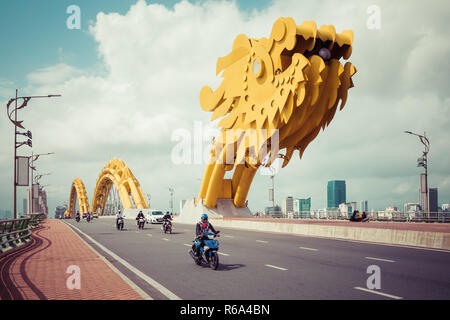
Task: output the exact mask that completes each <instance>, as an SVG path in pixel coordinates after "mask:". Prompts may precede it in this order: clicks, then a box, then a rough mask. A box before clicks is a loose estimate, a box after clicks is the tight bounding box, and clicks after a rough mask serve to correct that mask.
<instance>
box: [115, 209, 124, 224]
mask: <svg viewBox="0 0 450 320" xmlns="http://www.w3.org/2000/svg"><path fill="white" fill-rule="evenodd" d="M120 218H123V215H122V212H121V211H120V210H119V211H118V212H117V214H116V228H117V227H118V225H119V219H120Z"/></svg>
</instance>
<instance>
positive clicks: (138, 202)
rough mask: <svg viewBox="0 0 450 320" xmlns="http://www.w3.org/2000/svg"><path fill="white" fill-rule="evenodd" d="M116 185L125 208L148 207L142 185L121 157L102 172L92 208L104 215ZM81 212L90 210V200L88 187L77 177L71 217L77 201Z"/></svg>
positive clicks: (70, 210)
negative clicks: (107, 202)
mask: <svg viewBox="0 0 450 320" xmlns="http://www.w3.org/2000/svg"><path fill="white" fill-rule="evenodd" d="M113 185H114V186H115V187H116V189H117V192H118V194H119V197H120V200H121V202H122V205H123V208H124V209H132V208H137V209H146V208H148V203H147V200H146V199H145V197H144V194H143V192H142V189H141V186H140V184H139V182H138V181H137V179H136V178H135V176H134V175H133V173H132V172H131V170H130V168H128V166H127V165H126V164H125V163H124V162H123V161H122V160H119V159H115V158H114V159H113V160H111V161H110V162H108V164H107V165H106V166H105V167H104V168H103V169H102V171H101V172H100V174H99V176H98V178H97V183H96V185H95V189H94V196H93V199H92V205H91V209H92V211H94V212H97V213H98V214H99V215H103V213H104V210H105V205H106V201H107V199H108V195H109V192H110V190H111V188H112V186H113ZM76 199H78V206H79V208H80V212H81V213H86V212H88V211H89V202H88V197H87V194H86V189H85V187H84V184H83V182H82V181H81V180H80V178H76V179H75V180H74V181H73V183H72V187H71V191H70V202H69V203H70V205H69V214H70V217H72V218H73V217H74V215H75V212H74V211H75V201H76Z"/></svg>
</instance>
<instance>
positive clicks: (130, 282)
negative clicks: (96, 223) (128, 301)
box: [69, 228, 153, 300]
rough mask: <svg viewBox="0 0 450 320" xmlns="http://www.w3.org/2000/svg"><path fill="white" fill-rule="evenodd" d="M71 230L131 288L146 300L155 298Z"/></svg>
mask: <svg viewBox="0 0 450 320" xmlns="http://www.w3.org/2000/svg"><path fill="white" fill-rule="evenodd" d="M69 229H70V231H72V232H73V233H74V234H75V235H76V236H77V237H78V238H79V239H80V240H81V241H82V242H83V243H84V244H85V245H86V246H87V247H88V248H90V249H91V250H92V251H93V252H94V253H95V254H96V255H97V256H99V257H100V259H102V260H103V261H104V262H105V263H106V265H107V266H108V267H110V268H111V270H112V271H114V272H115V273H116V274H117V275H118V276H119V277H121V278H122V280H123V281H125V283H127V284H128V285H129V286H130V287H131V288H133V289H134V291H136V292H137V293H138V294H139V295H140V296H141V297H142V299H144V300H153V298H152V297H151V296H150V295H148V294H147V293H146V292H145V291H144V290H142V289H141V288H140V287H139V286H138V285H137V284H135V283H134V282H133V281H131V280H130V279H129V278H128V277H127V276H126V275H124V274H123V273H122V272H120V271H119V269H117V268H116V267H115V266H114V265H113V264H112V263H111V262H109V261H108V260H107V259H106V258H105V257H104V256H102V255H101V254H100V253H99V252H98V251H97V250H95V249H94V248H93V247H92V246H91V245H90V244H89V243H87V242H86V241H84V239H83V238H81V237H80V235H79V234H78V233H76V232H75V231H74V230H73V229H72V228H69Z"/></svg>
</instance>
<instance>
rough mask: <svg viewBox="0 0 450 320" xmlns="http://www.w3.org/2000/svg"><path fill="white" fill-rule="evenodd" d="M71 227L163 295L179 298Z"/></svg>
mask: <svg viewBox="0 0 450 320" xmlns="http://www.w3.org/2000/svg"><path fill="white" fill-rule="evenodd" d="M71 227H73V228H75V229H76V230H78V232H80V233H81V234H82V235H84V236H85V237H86V238H87V239H89V240H90V241H92V242H93V243H95V244H96V245H97V246H98V247H99V248H100V249H102V250H103V251H104V252H106V253H107V254H109V255H110V256H111V257H112V258H113V259H115V260H117V262H119V263H121V264H122V265H123V266H124V267H126V268H128V269H129V270H130V271H131V272H133V273H135V274H136V275H137V276H138V277H140V278H141V279H142V280H144V281H145V282H147V283H148V284H149V285H151V286H152V287H154V288H155V289H157V290H158V291H159V292H161V293H162V294H163V295H165V296H166V297H167V298H169V299H170V300H181V298H180V297H178V296H177V295H176V294H175V293H173V292H172V291H170V290H169V289H167V288H166V287H164V286H163V285H162V284H160V283H159V282H157V281H156V280H153V279H152V278H151V277H149V276H148V275H146V274H145V273H143V272H142V271H140V270H139V269H137V268H136V267H134V266H132V265H131V264H129V263H128V262H127V261H125V260H124V259H122V258H121V257H119V256H118V255H117V254H115V253H114V252H112V251H111V250H109V249H108V248H106V247H105V246H103V245H102V244H100V243H98V242H97V241H95V240H94V239H92V238H91V237H90V236H88V235H87V234H85V233H84V232H83V231H81V230H80V229H78V228H77V227H75V226H71Z"/></svg>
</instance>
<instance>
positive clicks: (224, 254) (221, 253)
mask: <svg viewBox="0 0 450 320" xmlns="http://www.w3.org/2000/svg"><path fill="white" fill-rule="evenodd" d="M217 253H218V254H220V255H222V256H226V257H228V256H229V254H228V253H223V252H217Z"/></svg>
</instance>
